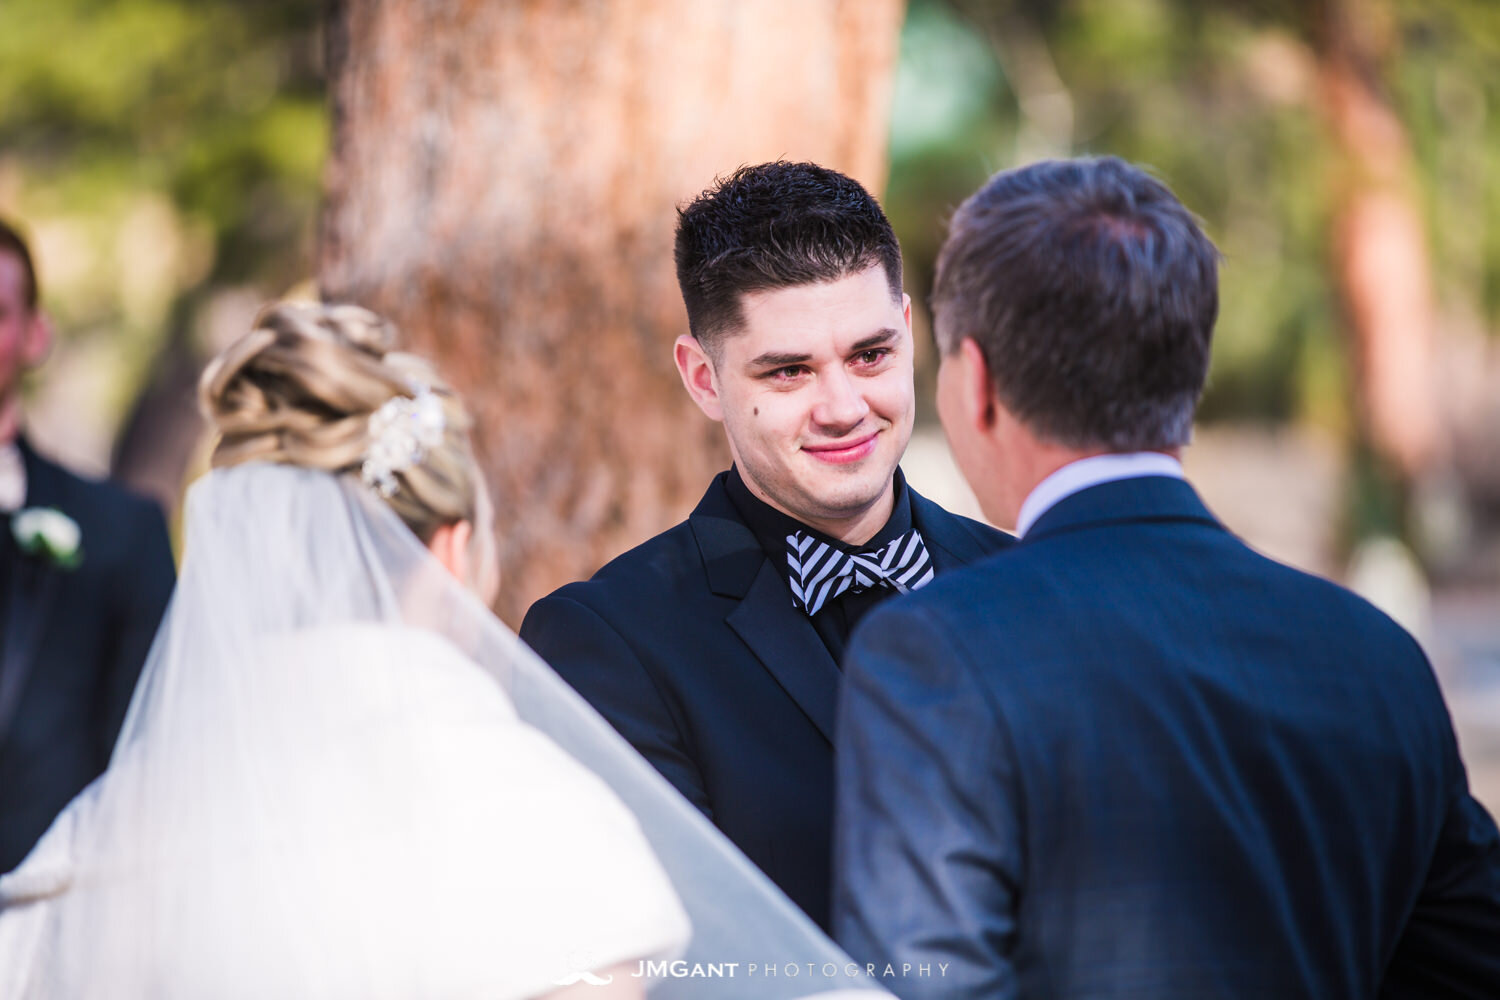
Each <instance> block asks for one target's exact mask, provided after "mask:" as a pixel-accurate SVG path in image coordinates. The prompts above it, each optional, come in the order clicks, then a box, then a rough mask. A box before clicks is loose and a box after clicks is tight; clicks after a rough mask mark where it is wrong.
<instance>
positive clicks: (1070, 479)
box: [1016, 451, 1186, 538]
mask: <svg viewBox="0 0 1500 1000" xmlns="http://www.w3.org/2000/svg"><path fill="white" fill-rule="evenodd" d="M1138 476H1171V477H1173V478H1174V479H1183V478H1186V477H1185V476H1183V474H1182V463H1181V462H1179V461H1177V459H1175V458H1173V457H1172V456H1171V455H1164V454H1162V453H1161V452H1159V451H1133V452H1127V453H1124V454H1118V455H1091V456H1090V457H1088V458H1080V459H1079V460H1078V461H1076V462H1069V463H1068V464H1067V465H1065V466H1063V467H1062V468H1061V469H1058V470H1057V471H1056V472H1054V473H1052V475H1050V476H1048V477H1047V478H1046V479H1043V480H1042V481H1041V482H1039V483H1037V484H1036V486H1035V488H1033V489H1032V491H1031V492H1030V493H1029V494H1027V496H1026V500H1025V502H1023V503H1022V504H1021V513H1020V514H1019V515H1017V517H1016V537H1017V538H1024V537H1025V536H1026V532H1027V531H1029V530H1031V526H1032V525H1033V524H1036V522H1037V518H1039V517H1041V516H1042V515H1043V514H1045V513H1047V511H1049V510H1051V509H1052V507H1053V506H1054V505H1055V504H1056V503H1058V501H1060V500H1062V499H1064V498H1065V497H1070V496H1072V495H1073V494H1074V493H1077V492H1079V491H1080V490H1086V489H1088V488H1089V487H1090V486H1098V485H1099V484H1101V483H1112V482H1114V481H1115V480H1117V479H1134V478H1136V477H1138Z"/></svg>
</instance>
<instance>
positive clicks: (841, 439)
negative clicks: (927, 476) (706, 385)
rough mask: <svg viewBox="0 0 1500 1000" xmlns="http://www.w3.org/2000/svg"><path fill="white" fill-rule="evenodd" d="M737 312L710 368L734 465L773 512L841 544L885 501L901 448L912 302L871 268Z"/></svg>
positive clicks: (754, 300)
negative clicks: (735, 326)
mask: <svg viewBox="0 0 1500 1000" xmlns="http://www.w3.org/2000/svg"><path fill="white" fill-rule="evenodd" d="M741 304H742V307H743V310H742V311H743V315H744V326H743V328H742V329H741V330H739V331H737V332H734V333H730V334H728V335H727V336H726V337H725V338H724V340H723V342H722V343H721V344H720V345H719V347H718V350H717V355H718V356H717V357H716V358H715V359H714V360H713V363H712V365H711V368H712V373H713V381H714V389H715V392H716V394H717V397H718V399H717V404H718V409H719V411H720V413H719V418H720V419H722V420H723V422H724V429H725V431H726V432H727V434H728V437H729V447H730V451H731V452H732V453H733V456H734V461H735V464H736V466H737V467H738V468H739V470H740V474H741V475H742V476H743V477H744V478H745V481H746V483H747V485H749V487H750V488H751V490H752V491H754V492H755V493H756V494H757V495H758V496H760V497H761V498H762V499H764V500H766V501H767V502H769V503H770V504H771V505H772V506H774V507H777V508H779V509H780V510H782V511H783V512H784V513H787V514H790V515H791V516H792V517H794V518H796V519H797V520H799V521H801V522H802V523H804V524H806V525H809V526H811V527H814V528H817V529H819V530H821V531H823V532H825V533H826V534H830V535H833V536H835V537H844V536H845V535H846V534H847V533H848V532H847V531H846V530H843V529H846V528H847V527H849V526H851V525H857V524H859V523H860V522H861V520H862V518H864V517H865V516H866V515H868V514H869V512H870V511H871V510H872V509H874V508H875V507H876V506H877V505H878V504H880V503H881V501H882V500H883V499H885V498H886V497H888V496H889V494H890V491H891V489H892V476H893V474H894V473H895V471H896V464H897V463H898V462H899V461H900V460H901V455H902V454H903V453H904V452H905V451H906V445H907V442H908V441H909V440H910V439H911V429H912V418H913V414H914V412H915V404H914V393H913V389H912V349H913V348H912V335H911V300H910V299H909V298H907V297H906V296H905V295H901V294H899V293H893V292H892V290H891V286H890V282H889V281H888V280H887V278H886V275H885V272H884V270H882V269H881V268H880V267H879V266H876V267H871V268H869V269H868V270H865V271H862V272H860V273H859V274H854V275H850V276H848V277H845V278H841V279H839V280H838V281H832V282H826V283H818V284H810V285H798V286H793V287H791V288H780V289H774V290H770V291H760V292H752V293H749V294H747V295H745V296H744V297H743V299H742V300H741ZM710 415H711V416H712V415H714V414H713V413H710ZM875 527H876V528H877V529H878V527H879V526H878V525H877V526H875Z"/></svg>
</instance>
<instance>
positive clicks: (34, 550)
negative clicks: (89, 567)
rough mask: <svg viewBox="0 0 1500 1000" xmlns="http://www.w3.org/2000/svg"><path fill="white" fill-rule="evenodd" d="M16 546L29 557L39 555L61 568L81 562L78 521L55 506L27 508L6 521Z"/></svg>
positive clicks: (81, 533)
mask: <svg viewBox="0 0 1500 1000" xmlns="http://www.w3.org/2000/svg"><path fill="white" fill-rule="evenodd" d="M10 531H11V534H13V535H15V536H16V544H17V545H19V546H20V547H21V551H22V552H24V553H26V554H27V555H29V556H40V557H42V558H44V559H47V560H49V561H51V562H53V563H55V564H56V565H58V566H61V567H62V568H63V569H77V568H78V566H79V564H80V563H82V562H83V547H82V542H83V532H82V531H80V530H79V529H78V522H77V521H75V520H73V519H72V518H71V517H69V516H68V515H66V514H64V513H63V512H62V511H60V510H58V509H57V508H55V507H27V508H26V509H25V510H18V511H16V513H15V514H14V515H12V517H11V519H10Z"/></svg>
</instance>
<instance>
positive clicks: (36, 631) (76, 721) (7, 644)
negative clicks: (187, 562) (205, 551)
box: [0, 440, 175, 872]
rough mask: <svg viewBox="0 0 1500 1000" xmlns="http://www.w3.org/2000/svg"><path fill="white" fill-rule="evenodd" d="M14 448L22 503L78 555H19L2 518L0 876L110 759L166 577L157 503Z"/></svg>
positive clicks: (168, 585) (167, 554)
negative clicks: (64, 560)
mask: <svg viewBox="0 0 1500 1000" xmlns="http://www.w3.org/2000/svg"><path fill="white" fill-rule="evenodd" d="M18 444H19V447H20V451H21V458H22V462H23V463H24V465H25V467H26V503H25V506H26V507H55V508H57V509H58V510H60V511H62V512H63V513H64V514H66V515H67V516H69V517H71V518H72V519H73V520H74V521H75V522H77V524H78V526H79V528H80V529H81V532H82V552H83V561H82V563H81V564H80V565H78V566H77V567H76V568H74V569H63V568H61V567H59V566H56V565H54V564H52V563H51V562H49V561H48V560H46V559H45V558H42V557H37V556H27V555H23V554H22V553H21V551H20V549H19V548H18V546H17V545H16V542H15V539H14V538H13V536H12V535H11V530H10V524H9V519H8V518H0V530H3V537H0V574H4V579H3V581H0V595H3V600H4V603H5V606H4V608H3V609H0V610H3V613H0V872H3V871H9V870H10V869H12V868H14V867H15V866H16V865H18V864H19V863H20V862H21V859H22V858H24V857H25V856H26V852H27V851H29V850H31V847H32V845H33V844H34V843H35V842H36V840H37V838H39V837H40V836H41V835H42V833H43V832H45V831H46V829H47V826H48V825H49V824H50V823H51V822H52V820H53V819H54V818H55V817H56V816H57V814H58V813H59V812H61V811H62V809H63V807H64V806H66V805H67V804H68V802H69V801H70V800H71V799H72V798H73V796H74V795H76V794H78V792H80V791H82V790H83V788H84V786H86V785H87V784H88V783H89V782H90V781H92V780H94V778H95V777H97V776H98V775H99V774H100V772H102V771H103V770H104V767H105V765H106V764H107V763H108V762H109V755H110V752H111V750H112V749H113V748H114V742H115V736H116V735H117V734H118V733H119V730H120V724H121V723H122V722H123V721H124V718H125V710H126V708H128V707H129V705H130V697H131V694H132V692H133V691H134V690H135V682H136V678H137V677H138V676H139V674H140V671H141V665H142V664H143V663H144V662H145V659H146V653H147V651H148V650H149V649H150V646H151V640H152V639H153V637H154V636H155V635H156V627H157V625H158V624H159V623H160V621H161V616H162V612H163V611H164V610H165V609H166V606H167V600H168V598H169V597H170V596H171V593H172V586H173V582H174V578H175V573H174V570H173V566H172V551H171V547H170V546H169V544H168V541H167V529H166V523H165V522H164V521H163V519H162V515H161V511H160V510H159V509H158V508H157V507H156V505H155V504H153V503H150V502H149V501H146V500H143V499H140V498H138V497H135V496H132V495H130V494H128V493H126V492H125V491H124V490H121V489H120V488H119V487H116V486H113V485H110V484H108V483H101V482H93V481H89V480H84V479H80V478H79V477H78V476H75V475H73V474H72V473H70V472H68V471H67V470H66V469H63V468H62V467H61V466H59V465H57V464H55V463H53V462H49V461H47V460H46V459H44V458H42V457H41V456H39V455H37V454H36V452H35V451H33V450H32V449H31V448H30V446H29V445H27V443H26V442H25V441H24V440H22V441H20V442H18Z"/></svg>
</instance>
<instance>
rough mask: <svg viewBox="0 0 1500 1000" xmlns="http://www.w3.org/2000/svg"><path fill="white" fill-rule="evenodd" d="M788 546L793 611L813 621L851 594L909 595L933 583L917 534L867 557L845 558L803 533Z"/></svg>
mask: <svg viewBox="0 0 1500 1000" xmlns="http://www.w3.org/2000/svg"><path fill="white" fill-rule="evenodd" d="M786 544H787V553H786V559H787V565H788V566H789V567H790V568H791V571H792V574H791V584H792V606H793V607H797V608H802V609H804V610H806V611H807V614H808V617H811V616H813V615H815V614H817V613H818V611H819V610H820V609H822V607H823V605H824V604H827V603H828V601H829V600H831V599H832V598H835V597H838V596H839V595H840V594H842V593H844V592H845V591H846V590H847V591H849V592H850V593H855V594H858V593H861V592H862V591H865V590H869V589H870V588H872V587H890V588H891V589H893V590H895V591H897V592H899V593H902V594H904V593H906V592H907V591H908V590H916V589H917V588H918V587H925V586H926V585H927V584H929V583H931V582H932V560H931V559H930V558H928V556H927V543H926V542H924V541H922V533H921V532H920V531H918V530H917V529H916V528H913V529H911V530H910V531H908V532H907V533H906V534H904V535H902V536H901V537H899V538H897V539H895V540H894V541H892V542H890V543H889V544H887V545H883V546H881V547H880V548H878V549H872V550H869V551H864V552H845V551H844V550H842V549H839V548H836V547H834V546H832V545H829V544H828V543H827V542H820V541H818V540H817V539H816V538H813V537H812V536H811V535H808V534H805V533H803V532H801V531H798V532H795V533H794V534H790V535H787V536H786Z"/></svg>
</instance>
